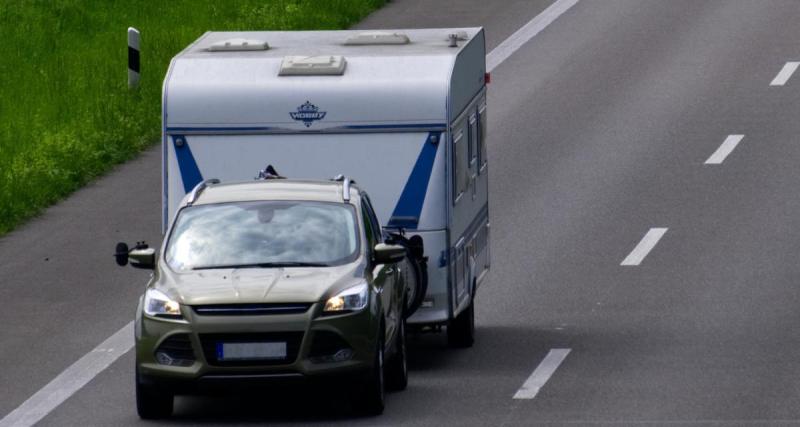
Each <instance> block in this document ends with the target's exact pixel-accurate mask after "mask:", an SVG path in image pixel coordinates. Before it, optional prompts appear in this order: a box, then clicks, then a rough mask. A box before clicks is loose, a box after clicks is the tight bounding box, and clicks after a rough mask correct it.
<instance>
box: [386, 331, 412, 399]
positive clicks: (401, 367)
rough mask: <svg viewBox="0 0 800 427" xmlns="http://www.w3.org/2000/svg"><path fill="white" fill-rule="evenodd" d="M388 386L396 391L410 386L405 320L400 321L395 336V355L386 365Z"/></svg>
mask: <svg viewBox="0 0 800 427" xmlns="http://www.w3.org/2000/svg"><path fill="white" fill-rule="evenodd" d="M386 386H387V387H388V388H389V389H390V390H395V391H400V390H405V389H406V387H407V386H408V358H407V356H406V322H405V320H400V326H399V329H398V331H397V333H396V334H395V341H394V354H393V355H392V358H391V359H390V360H389V363H387V364H386Z"/></svg>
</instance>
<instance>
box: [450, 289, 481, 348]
mask: <svg viewBox="0 0 800 427" xmlns="http://www.w3.org/2000/svg"><path fill="white" fill-rule="evenodd" d="M474 343H475V299H472V300H471V301H470V302H469V306H467V308H466V309H464V311H462V312H461V314H459V315H458V316H456V318H455V319H453V320H451V321H450V323H448V325H447V344H448V345H450V347H453V348H469V347H472V344H474Z"/></svg>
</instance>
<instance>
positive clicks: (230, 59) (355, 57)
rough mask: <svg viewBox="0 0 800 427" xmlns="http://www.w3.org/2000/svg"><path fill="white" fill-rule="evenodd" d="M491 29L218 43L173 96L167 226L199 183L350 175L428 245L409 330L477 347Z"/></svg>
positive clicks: (386, 219) (187, 66) (485, 240)
mask: <svg viewBox="0 0 800 427" xmlns="http://www.w3.org/2000/svg"><path fill="white" fill-rule="evenodd" d="M485 57H486V51H485V43H484V32H483V29H482V28H448V29H415V30H389V31H380V32H374V31H373V32H361V31H301V32H279V31H276V32H271V31H270V32H208V33H206V34H204V35H203V36H202V37H200V38H199V39H198V40H197V41H195V42H194V43H192V44H191V45H190V46H189V47H187V48H186V49H185V50H184V51H183V52H181V53H180V54H178V55H177V56H176V57H175V58H174V59H173V60H172V63H171V64H170V67H169V71H168V73H167V76H166V79H165V81H164V89H163V224H164V226H165V227H166V224H167V223H168V219H170V218H171V217H172V216H173V215H174V214H175V211H176V208H177V206H178V205H179V203H180V201H181V199H182V198H183V197H184V195H185V194H186V193H188V192H190V191H191V190H192V188H193V187H194V186H195V185H197V184H198V183H200V182H201V181H203V180H205V179H209V178H218V179H220V180H221V181H222V182H230V181H244V180H252V179H253V178H254V177H256V175H257V174H258V172H259V170H261V169H263V168H264V167H265V166H266V165H268V164H269V165H273V166H274V167H275V169H276V170H277V171H278V172H280V173H281V175H284V176H287V177H290V178H311V179H328V178H330V177H333V176H335V175H338V174H344V175H346V176H348V177H349V178H352V179H353V180H355V181H356V182H357V183H358V184H359V186H361V187H362V188H364V189H365V190H366V191H367V192H368V193H369V194H370V195H371V197H372V204H373V205H374V207H375V210H376V213H377V215H378V218H380V220H381V221H382V222H383V226H385V227H387V228H390V229H391V228H394V229H397V228H403V229H404V230H405V231H406V233H407V234H408V235H419V236H421V237H422V238H423V240H424V249H425V255H426V256H427V257H428V277H429V284H428V291H427V294H426V297H425V300H424V302H423V304H422V306H421V308H420V309H419V310H418V311H417V312H416V313H415V314H414V315H413V316H412V317H411V318H410V319H409V323H411V324H418V325H448V328H447V329H448V332H450V334H449V335H453V336H452V337H450V338H452V339H451V342H452V343H455V344H461V345H469V344H471V343H472V334H473V328H474V326H473V325H474V323H473V309H472V301H473V296H474V293H475V290H476V288H477V286H478V285H479V284H480V283H481V281H482V280H483V279H484V278H485V276H486V273H487V272H488V271H489V210H488V206H489V205H488V188H489V186H488V173H487V171H488V169H487V165H488V159H487V155H486V151H487V150H486V81H487V75H486V63H485Z"/></svg>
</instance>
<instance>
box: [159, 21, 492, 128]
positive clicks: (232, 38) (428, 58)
mask: <svg viewBox="0 0 800 427" xmlns="http://www.w3.org/2000/svg"><path fill="white" fill-rule="evenodd" d="M451 34H457V37H456V38H457V39H458V42H457V46H456V47H450V46H451V39H450V37H449V36H450V35H451ZM403 36H405V37H407V39H408V43H405V41H404V37H403ZM226 42H227V43H226ZM376 43H377V44H376ZM468 50H469V51H470V52H472V53H470V55H472V56H475V57H476V58H477V57H478V55H480V61H481V63H483V55H485V48H484V38H483V30H482V29H481V28H455V29H453V28H448V29H415V30H383V31H381V32H377V33H376V32H364V31H354V30H348V31H297V32H295V31H264V32H208V33H206V34H204V35H203V36H202V37H200V39H198V40H197V41H196V42H194V43H193V44H192V45H190V46H189V47H188V48H187V49H186V50H184V51H183V52H181V53H180V54H179V55H178V56H176V57H175V58H174V59H173V62H172V64H171V65H170V70H169V72H168V74H167V77H166V80H165V82H164V103H165V105H164V107H165V108H164V111H165V127H166V128H167V129H166V130H167V132H170V131H173V132H183V131H186V132H191V131H213V130H214V129H216V128H222V127H224V129H225V130H229V129H230V128H239V129H241V130H242V131H248V130H250V131H259V130H276V129H277V130H281V129H283V130H285V131H290V132H298V131H320V130H331V129H337V128H342V127H347V128H351V129H353V128H354V127H355V128H358V127H364V128H369V127H372V126H416V125H419V126H420V127H431V126H441V127H442V128H443V127H444V126H445V123H447V118H448V107H447V104H448V100H449V99H450V92H451V90H452V89H451V86H453V84H452V83H453V82H452V80H453V75H454V67H455V64H456V61H457V58H458V57H459V55H461V54H462V52H465V51H468ZM473 51H474V52H473ZM291 57H294V58H291ZM297 57H300V58H297ZM303 57H314V58H313V59H311V60H309V61H304V60H303ZM473 63H474V61H473ZM282 66H283V70H284V71H285V72H283V73H282V72H281V71H282ZM292 67H294V69H289V68H292ZM315 67H316V68H315ZM315 69H317V70H318V71H315ZM287 70H288V71H287ZM484 70H485V68H484V66H481V67H474V66H473V67H471V70H470V72H471V73H472V74H475V75H474V76H471V77H470V79H472V78H474V79H476V82H477V80H478V79H480V85H478V87H479V86H482V85H483V80H482V79H483V74H484ZM281 74H282V75H281ZM476 85H477V83H476ZM461 87H463V85H461ZM470 90H472V89H470ZM469 95H470V96H471V95H474V94H469ZM323 119H324V120H323Z"/></svg>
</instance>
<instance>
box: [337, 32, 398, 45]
mask: <svg viewBox="0 0 800 427" xmlns="http://www.w3.org/2000/svg"><path fill="white" fill-rule="evenodd" d="M408 43H409V39H408V36H407V35H405V34H403V33H389V32H386V31H367V32H363V33H358V34H356V35H353V36H350V37H348V38H347V40H345V41H344V44H345V45H371V44H408Z"/></svg>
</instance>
